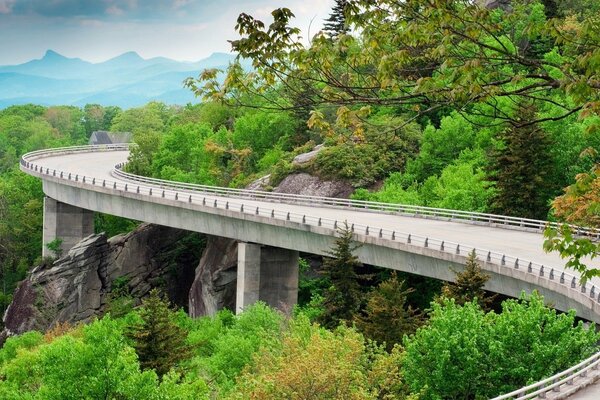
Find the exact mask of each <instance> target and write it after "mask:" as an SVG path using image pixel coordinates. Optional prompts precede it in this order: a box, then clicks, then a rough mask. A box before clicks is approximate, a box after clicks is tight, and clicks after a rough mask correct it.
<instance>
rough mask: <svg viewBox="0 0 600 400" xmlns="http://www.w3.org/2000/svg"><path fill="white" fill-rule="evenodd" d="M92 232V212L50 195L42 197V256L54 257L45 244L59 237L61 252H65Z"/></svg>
mask: <svg viewBox="0 0 600 400" xmlns="http://www.w3.org/2000/svg"><path fill="white" fill-rule="evenodd" d="M92 233H94V212H93V211H90V210H86V209H84V208H79V207H75V206H72V205H69V204H66V203H61V202H60V201H57V200H54V199H53V198H51V197H45V198H44V231H43V238H42V243H43V244H42V257H54V256H56V255H55V254H54V252H52V251H50V250H48V248H47V247H46V245H47V244H48V243H50V242H52V241H54V240H55V239H61V240H62V244H61V250H62V254H63V255H64V254H66V253H67V252H68V251H69V250H71V248H72V247H73V246H75V244H77V243H78V242H79V241H80V240H81V239H83V238H85V237H87V236H89V235H91V234H92Z"/></svg>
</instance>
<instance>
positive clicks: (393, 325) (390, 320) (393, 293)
mask: <svg viewBox="0 0 600 400" xmlns="http://www.w3.org/2000/svg"><path fill="white" fill-rule="evenodd" d="M413 291H414V290H413V289H406V287H405V283H404V281H401V280H399V279H398V276H397V275H396V274H395V273H394V274H392V277H391V278H389V279H388V280H385V281H383V282H381V283H380V284H379V285H378V286H377V287H376V288H375V289H373V290H372V291H371V293H370V294H369V296H368V300H367V304H366V307H365V310H364V312H363V314H361V315H358V316H357V317H356V318H355V322H356V326H357V328H358V329H359V330H360V331H361V332H362V333H363V334H364V335H365V336H366V337H367V338H369V339H372V340H374V341H376V342H378V343H381V344H383V345H385V346H386V348H387V350H388V351H391V350H392V349H393V347H394V345H395V344H397V343H400V342H401V341H402V338H403V337H404V335H408V334H411V333H414V331H416V330H417V328H418V327H419V326H420V325H422V324H423V315H422V314H421V313H420V312H419V311H418V310H415V309H414V308H413V307H412V306H410V305H409V304H407V303H408V302H407V298H408V295H409V294H410V293H412V292H413Z"/></svg>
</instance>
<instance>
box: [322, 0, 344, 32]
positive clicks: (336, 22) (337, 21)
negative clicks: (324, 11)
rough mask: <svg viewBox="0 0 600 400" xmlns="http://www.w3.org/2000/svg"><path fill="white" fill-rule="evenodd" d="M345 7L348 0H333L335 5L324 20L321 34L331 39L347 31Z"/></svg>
mask: <svg viewBox="0 0 600 400" xmlns="http://www.w3.org/2000/svg"><path fill="white" fill-rule="evenodd" d="M347 5H348V0H335V4H334V5H333V8H332V9H331V14H329V17H327V18H326V19H325V23H324V24H323V32H325V33H326V34H327V35H329V36H330V37H332V38H335V37H336V36H338V35H341V34H345V33H347V32H348V31H349V28H348V24H347V23H346V15H345V12H346V6H347Z"/></svg>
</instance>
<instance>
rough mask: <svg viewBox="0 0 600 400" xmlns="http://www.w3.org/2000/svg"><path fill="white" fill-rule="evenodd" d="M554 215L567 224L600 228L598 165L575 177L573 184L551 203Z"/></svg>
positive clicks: (599, 178) (599, 167)
mask: <svg viewBox="0 0 600 400" xmlns="http://www.w3.org/2000/svg"><path fill="white" fill-rule="evenodd" d="M552 207H553V209H554V214H555V215H556V216H557V217H558V218H560V219H562V220H564V221H566V222H569V223H573V224H579V225H583V226H591V227H600V164H597V165H595V166H594V167H593V168H592V170H591V171H590V172H588V173H581V174H579V175H577V177H576V181H575V183H573V184H572V185H570V186H569V187H567V188H566V189H565V193H564V194H563V195H562V196H559V197H557V198H556V199H555V200H554V202H553V203H552Z"/></svg>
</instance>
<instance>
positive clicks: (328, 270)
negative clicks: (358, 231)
mask: <svg viewBox="0 0 600 400" xmlns="http://www.w3.org/2000/svg"><path fill="white" fill-rule="evenodd" d="M352 235H353V234H352V231H351V230H350V227H349V226H348V224H347V223H345V224H344V226H343V227H339V228H338V237H337V238H336V241H335V246H334V248H333V249H331V250H330V251H329V255H330V256H331V258H326V259H324V261H323V270H322V273H323V275H324V276H325V277H326V278H327V280H328V282H329V283H330V286H329V287H328V288H327V289H326V290H325V293H324V299H323V308H324V310H323V314H321V316H320V317H319V319H318V321H319V323H320V324H321V325H323V326H324V327H326V328H335V327H337V326H338V325H339V324H340V323H341V322H344V321H345V322H350V321H352V319H353V318H354V315H356V314H357V313H358V311H359V309H360V307H361V305H362V302H363V293H362V290H361V286H360V280H361V279H362V280H364V279H365V278H368V277H366V276H364V274H361V273H360V268H361V267H362V263H361V262H360V261H358V258H357V257H356V256H355V255H354V254H353V252H354V251H355V250H356V249H357V248H358V246H357V245H356V244H354V243H353V239H352Z"/></svg>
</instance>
